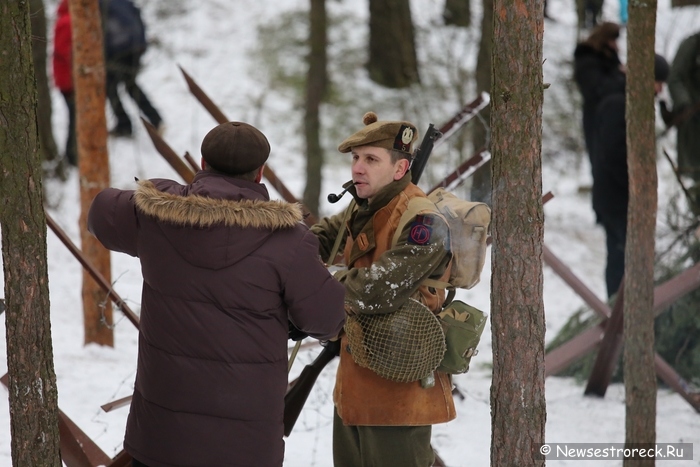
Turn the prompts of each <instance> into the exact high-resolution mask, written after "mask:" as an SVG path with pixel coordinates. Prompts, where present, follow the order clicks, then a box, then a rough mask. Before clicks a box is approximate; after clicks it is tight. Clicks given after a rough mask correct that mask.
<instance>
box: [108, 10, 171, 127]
mask: <svg viewBox="0 0 700 467" xmlns="http://www.w3.org/2000/svg"><path fill="white" fill-rule="evenodd" d="M100 10H101V12H102V28H103V33H104V48H105V66H106V69H107V75H106V77H105V80H106V83H107V99H108V100H109V104H110V106H111V107H112V110H113V111H114V116H115V118H116V119H117V123H116V125H115V126H114V128H112V129H111V130H110V134H111V135H113V136H131V133H132V125H131V120H130V119H129V116H128V115H127V113H126V111H125V110H124V105H123V104H122V101H121V99H120V98H119V85H120V84H124V89H126V92H127V93H128V94H129V96H130V97H131V98H132V99H133V100H134V102H135V103H136V105H138V107H139V109H140V110H141V112H143V114H144V115H145V116H146V118H147V119H148V121H149V122H150V123H151V124H152V125H153V126H154V127H156V129H158V131H159V132H162V131H163V127H162V123H163V119H162V118H161V116H160V114H159V113H158V111H157V110H156V109H155V107H153V104H151V101H150V100H149V99H148V97H146V94H144V92H143V90H142V89H141V88H140V87H139V85H138V84H137V83H136V78H137V76H138V74H139V71H140V69H141V57H142V56H143V54H144V53H146V48H147V43H146V27H145V25H144V23H143V19H142V18H141V11H140V10H139V8H138V7H136V5H134V4H133V3H132V2H131V0H100Z"/></svg>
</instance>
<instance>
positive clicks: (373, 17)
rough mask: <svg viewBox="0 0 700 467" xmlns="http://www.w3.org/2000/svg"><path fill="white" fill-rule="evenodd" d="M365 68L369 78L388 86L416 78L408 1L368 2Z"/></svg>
mask: <svg viewBox="0 0 700 467" xmlns="http://www.w3.org/2000/svg"><path fill="white" fill-rule="evenodd" d="M367 71H369V77H370V79H372V81H374V82H376V83H378V84H381V85H382V86H386V87H389V88H405V87H408V86H410V85H411V84H414V83H418V82H419V81H420V78H419V74H418V58H417V56H416V44H415V36H414V28H413V20H412V19H411V6H410V4H409V1H408V0H372V1H371V2H369V61H368V62H367Z"/></svg>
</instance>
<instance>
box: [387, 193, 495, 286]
mask: <svg viewBox="0 0 700 467" xmlns="http://www.w3.org/2000/svg"><path fill="white" fill-rule="evenodd" d="M434 206H437V208H438V210H439V211H440V213H441V214H442V215H443V216H444V217H445V220H446V221H447V226H448V228H449V231H450V251H451V252H452V269H451V271H450V278H449V279H448V281H447V283H445V282H440V281H436V280H432V279H426V280H425V281H424V282H423V284H424V285H428V286H431V287H439V288H446V289H449V288H460V289H471V288H472V287H474V286H475V285H476V284H478V283H479V279H480V278H481V271H482V269H483V268H484V261H485V259H486V239H487V237H488V228H489V224H490V222H491V210H490V209H489V207H488V205H487V204H486V203H479V202H473V201H465V200H463V199H460V198H458V197H457V196H455V195H453V194H452V193H450V192H448V191H446V190H444V189H443V188H438V189H437V190H434V191H433V192H431V193H430V194H429V195H428V197H427V198H423V197H416V198H412V199H411V200H410V201H409V203H408V209H406V212H404V213H403V215H402V216H401V220H399V225H398V227H397V229H396V233H395V234H394V238H393V240H392V245H396V242H397V241H398V239H399V236H400V235H401V232H402V230H403V228H404V226H405V225H406V224H407V223H408V222H409V221H410V220H411V219H413V218H414V217H415V216H416V215H417V214H418V213H419V212H421V211H425V210H433V209H434Z"/></svg>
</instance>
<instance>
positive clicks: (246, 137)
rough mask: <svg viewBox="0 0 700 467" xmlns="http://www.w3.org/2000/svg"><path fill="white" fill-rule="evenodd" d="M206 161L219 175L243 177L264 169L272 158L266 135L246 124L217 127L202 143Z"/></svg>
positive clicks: (224, 124)
mask: <svg viewBox="0 0 700 467" xmlns="http://www.w3.org/2000/svg"><path fill="white" fill-rule="evenodd" d="M201 152H202V158H203V159H204V160H205V161H206V163H207V164H208V165H210V166H212V167H213V168H215V169H216V170H218V171H219V172H224V173H226V174H230V175H242V174H245V173H248V172H252V171H253V170H255V169H257V168H259V167H262V166H263V164H265V161H266V160H267V158H268V157H269V156H270V143H269V142H268V141H267V138H266V137H265V135H264V134H262V132H261V131H260V130H258V129H257V128H255V127H254V126H252V125H249V124H247V123H243V122H226V123H222V124H221V125H218V126H216V127H214V128H213V129H212V130H211V131H210V132H209V133H207V135H206V136H205V137H204V140H202V149H201Z"/></svg>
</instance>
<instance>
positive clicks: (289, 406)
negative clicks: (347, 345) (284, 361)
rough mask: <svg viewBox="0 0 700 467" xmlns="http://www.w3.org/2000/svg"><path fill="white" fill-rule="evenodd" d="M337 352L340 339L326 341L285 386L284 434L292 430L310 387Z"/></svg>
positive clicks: (287, 434) (286, 434) (338, 351)
mask: <svg viewBox="0 0 700 467" xmlns="http://www.w3.org/2000/svg"><path fill="white" fill-rule="evenodd" d="M339 353H340V339H338V340H336V341H330V342H328V343H327V344H326V346H325V347H324V348H323V350H322V351H321V353H320V354H318V357H316V359H315V360H314V361H313V362H312V363H310V364H309V365H306V366H305V367H304V369H303V370H301V374H300V375H299V377H298V378H297V379H296V380H295V382H294V383H292V384H291V385H290V386H289V388H287V393H286V394H285V396H284V436H289V434H290V433H291V432H292V428H294V424H295V423H296V422H297V419H298V418H299V414H300V413H301V409H302V408H303V407H304V404H305V403H306V399H308V397H309V394H310V393H311V389H312V388H313V387H314V384H316V380H317V379H318V375H320V374H321V371H323V369H324V368H325V367H326V365H328V363H330V361H331V360H333V359H334V358H335V357H336V356H337V355H338V354H339Z"/></svg>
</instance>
